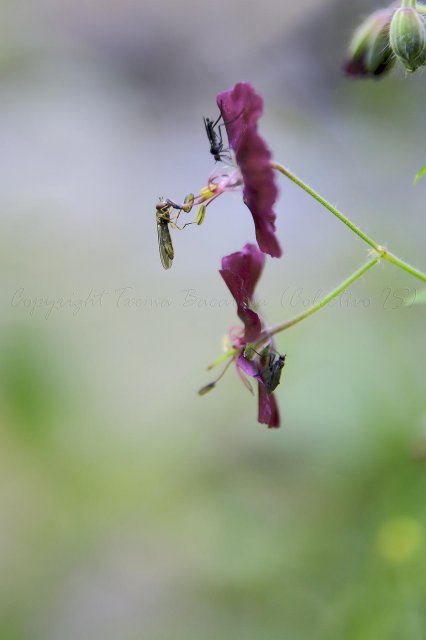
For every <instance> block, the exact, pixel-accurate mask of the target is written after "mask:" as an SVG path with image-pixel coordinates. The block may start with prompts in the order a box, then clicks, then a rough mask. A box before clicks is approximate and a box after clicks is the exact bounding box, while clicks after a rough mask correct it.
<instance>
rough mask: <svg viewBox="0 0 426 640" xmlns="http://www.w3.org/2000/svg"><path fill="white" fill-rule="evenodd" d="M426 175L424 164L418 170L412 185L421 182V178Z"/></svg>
mask: <svg viewBox="0 0 426 640" xmlns="http://www.w3.org/2000/svg"><path fill="white" fill-rule="evenodd" d="M425 174H426V164H425V165H424V167H422V168H421V169H420V171H419V172H418V174H417V175H416V177H415V178H414V184H415V185H416V184H417V183H418V182H419V180H421V179H422V178H423V176H424V175H425Z"/></svg>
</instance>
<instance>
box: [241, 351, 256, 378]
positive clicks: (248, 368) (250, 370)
mask: <svg viewBox="0 0 426 640" xmlns="http://www.w3.org/2000/svg"><path fill="white" fill-rule="evenodd" d="M237 366H238V367H239V368H240V369H242V370H243V371H244V373H246V374H247V375H248V376H251V377H252V378H256V377H258V376H259V368H258V366H257V365H256V363H255V362H253V360H247V358H245V357H244V356H243V353H242V352H241V353H240V355H239V356H238V358H237Z"/></svg>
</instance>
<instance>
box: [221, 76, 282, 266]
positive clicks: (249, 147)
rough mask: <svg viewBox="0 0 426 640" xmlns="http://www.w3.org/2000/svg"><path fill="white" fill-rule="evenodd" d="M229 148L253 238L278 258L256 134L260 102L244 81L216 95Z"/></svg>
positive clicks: (266, 157)
mask: <svg viewBox="0 0 426 640" xmlns="http://www.w3.org/2000/svg"><path fill="white" fill-rule="evenodd" d="M217 104H218V107H219V109H220V112H221V114H222V116H223V120H224V123H225V127H226V132H227V134H228V141H229V146H230V148H231V149H232V150H233V151H234V153H235V160H236V162H237V165H238V167H239V169H240V171H241V176H242V180H243V198H244V202H245V203H246V205H247V206H248V208H249V209H250V211H251V214H252V216H253V220H254V225H255V230H256V239H257V242H258V244H259V247H260V249H262V251H263V252H264V253H268V254H269V255H271V256H273V257H275V258H279V257H280V256H281V255H282V251H281V247H280V245H279V243H278V240H277V238H276V235H275V219H276V215H275V212H274V210H273V206H274V204H275V201H276V199H277V197H278V189H277V186H276V184H275V176H274V170H273V168H272V165H271V158H272V156H271V152H270V151H269V149H268V147H267V146H266V144H265V142H264V140H263V139H262V138H261V137H260V136H259V134H258V132H257V121H258V119H259V118H260V116H261V115H262V113H263V100H262V98H261V97H260V96H259V95H257V93H256V92H255V90H254V89H253V87H252V86H251V85H250V84H248V83H247V82H239V83H238V84H236V85H235V87H234V88H233V89H230V90H229V91H224V92H223V93H220V94H219V95H218V96H217Z"/></svg>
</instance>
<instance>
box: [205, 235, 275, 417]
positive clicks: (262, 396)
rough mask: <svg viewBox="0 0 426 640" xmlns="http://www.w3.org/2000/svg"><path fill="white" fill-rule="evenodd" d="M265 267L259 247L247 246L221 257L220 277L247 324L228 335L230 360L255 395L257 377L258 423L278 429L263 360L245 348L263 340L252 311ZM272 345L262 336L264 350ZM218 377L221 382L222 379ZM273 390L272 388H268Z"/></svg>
mask: <svg viewBox="0 0 426 640" xmlns="http://www.w3.org/2000/svg"><path fill="white" fill-rule="evenodd" d="M264 264H265V255H264V253H263V252H262V251H260V250H259V249H258V248H257V247H256V245H253V244H246V245H245V247H243V249H242V250H241V251H238V252H236V253H231V254H230V255H229V256H225V257H224V258H222V269H221V270H220V274H221V276H222V278H223V279H224V281H225V283H226V285H227V287H228V289H229V290H230V292H231V294H232V296H233V298H234V299H235V302H236V303H237V312H238V316H239V318H240V319H241V320H242V322H243V323H244V329H243V328H241V327H232V329H231V330H230V332H229V343H230V347H231V349H232V351H231V355H230V357H231V358H232V360H230V362H229V363H228V365H227V366H229V364H230V363H231V362H232V361H233V362H234V363H235V366H236V370H237V373H238V375H239V376H240V378H241V380H242V381H243V382H244V384H245V385H246V386H247V387H248V389H249V390H250V391H251V392H253V389H252V386H251V384H250V382H249V380H248V379H247V377H246V376H249V377H251V378H254V379H255V380H256V381H257V383H258V392H259V414H258V420H259V422H260V423H262V424H267V425H268V427H271V428H272V427H273V428H276V427H279V425H280V418H279V411H278V406H277V403H276V400H275V398H274V396H273V394H272V393H268V388H267V386H266V385H265V382H264V377H265V376H264V370H265V369H264V367H265V363H264V359H263V358H262V357H256V356H260V354H257V352H256V351H255V350H254V351H253V349H251V356H254V357H247V355H246V347H250V343H254V342H256V341H257V340H259V339H260V338H261V334H262V330H263V324H262V320H261V318H260V316H259V314H258V313H257V312H256V311H255V310H254V309H253V305H254V290H255V288H256V284H257V282H258V280H259V278H260V276H261V273H262V270H263V267H264ZM268 343H269V344H270V340H268V338H267V336H266V338H265V340H263V337H262V348H264V347H265V346H266V344H268ZM222 375H223V373H222V374H221V375H220V376H219V378H218V380H219V379H220V378H221V377H222ZM214 386H215V383H211V384H209V385H207V386H206V387H204V388H203V389H202V391H201V393H202V394H203V393H206V392H207V391H210V390H211V389H212V388H214ZM269 391H270V389H269Z"/></svg>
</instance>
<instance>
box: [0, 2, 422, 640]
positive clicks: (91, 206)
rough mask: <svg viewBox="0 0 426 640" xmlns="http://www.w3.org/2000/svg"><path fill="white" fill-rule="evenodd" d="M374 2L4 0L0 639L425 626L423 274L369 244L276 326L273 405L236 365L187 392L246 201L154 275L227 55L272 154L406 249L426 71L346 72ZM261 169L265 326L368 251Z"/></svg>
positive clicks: (414, 221)
mask: <svg viewBox="0 0 426 640" xmlns="http://www.w3.org/2000/svg"><path fill="white" fill-rule="evenodd" d="M376 6H377V5H376V4H375V3H370V2H366V1H365V2H361V0H360V1H359V2H357V1H356V2H352V3H345V2H338V1H335V2H334V1H326V0H299V2H297V3H290V2H287V3H286V2H284V3H283V2H277V1H276V0H266V1H265V2H263V3H261V4H254V3H248V2H243V1H242V0H234V2H232V3H231V4H230V3H228V2H225V0H217V2H215V3H213V4H212V3H203V2H201V3H200V2H198V3H195V2H194V1H193V0H185V1H183V2H180V3H175V4H174V3H171V2H167V1H166V0H159V1H158V2H156V3H155V4H154V3H153V2H152V3H148V2H147V1H145V0H109V1H107V0H102V1H101V0H92V1H91V2H90V3H87V2H83V0H72V2H71V0H32V2H31V3H28V2H25V0H2V1H1V2H0V149H1V151H0V163H1V166H0V172H1V194H0V205H1V213H2V215H1V222H0V224H1V230H0V231H1V233H0V238H1V240H0V242H1V260H2V268H1V276H0V277H1V301H2V315H1V324H0V340H1V343H0V423H1V424H0V576H1V580H0V638H1V640H71V639H72V640H75V639H76V638H78V639H79V640H86V639H87V640H89V639H90V640H117V639H119V640H140V639H143V640H145V639H147V640H172V639H173V640H179V639H181V638H182V639H185V640H192V639H194V640H195V639H199V638H203V639H206V640H213V639H214V640H216V639H217V638H219V637H223V638H229V639H232V640H239V639H241V640H242V639H244V640H255V639H256V640H258V639H259V638H262V639H265V640H275V639H277V640H278V639H282V638H285V639H289V640H299V639H300V640H312V639H313V638H315V639H318V640H329V639H330V640H331V639H335V638H339V639H340V638H345V639H348V640H370V639H371V640H377V639H378V638H380V639H382V638H383V639H392V640H393V639H395V640H400V639H401V638H404V639H405V638H407V639H415V640H417V639H419V640H421V639H423V638H425V637H426V619H425V617H426V614H425V606H424V603H425V601H426V578H425V575H426V559H425V550H426V538H425V536H426V502H425V490H426V478H425V466H424V463H425V461H426V397H425V372H426V365H425V363H426V344H425V339H424V328H425V312H426V308H425V307H424V306H422V305H417V306H410V301H411V300H413V298H414V296H415V295H416V291H417V292H418V291H420V287H419V283H418V282H417V281H415V280H414V279H412V278H410V277H409V276H408V275H406V274H404V273H403V272H399V271H398V270H397V269H396V268H394V267H392V266H391V265H381V266H379V267H378V268H376V269H375V271H372V272H371V273H369V274H367V275H366V276H365V277H364V278H363V279H362V280H361V281H359V282H357V283H356V285H354V286H353V288H351V290H350V291H348V292H347V293H346V294H345V295H342V297H341V298H340V299H339V300H338V301H337V303H336V304H334V305H333V306H332V307H330V308H328V309H326V310H324V311H322V312H321V313H320V314H318V315H316V316H315V317H313V318H311V319H309V320H307V321H306V322H305V323H302V324H300V325H298V326H297V327H294V328H293V329H291V330H290V331H288V332H287V333H286V334H283V335H282V336H281V337H280V339H279V342H278V346H279V348H280V350H281V351H282V352H285V353H287V365H286V369H285V372H284V375H283V379H282V383H281V385H280V387H279V388H278V392H277V395H278V400H279V403H280V407H281V413H282V423H283V424H282V428H281V429H280V430H279V431H277V432H273V431H267V430H266V429H265V428H264V427H262V426H260V425H258V424H257V422H256V402H255V400H254V399H253V398H251V397H250V396H249V395H248V394H247V392H246V390H245V389H244V388H243V386H242V385H241V383H240V382H239V380H238V379H237V377H236V376H234V375H233V372H232V371H230V372H229V373H228V374H227V377H226V381H225V380H224V381H223V383H222V384H221V385H220V386H218V388H217V389H216V390H215V392H213V393H211V394H210V395H208V396H206V397H204V398H199V397H197V395H196V390H197V389H198V388H199V387H201V386H202V385H204V384H206V383H207V382H209V380H210V379H211V378H210V377H209V375H208V374H207V373H206V371H205V368H206V366H207V364H208V363H209V362H212V361H213V360H214V359H215V358H216V357H217V356H218V355H219V354H220V348H221V339H222V336H223V335H224V334H225V333H226V332H227V331H228V328H229V327H230V326H231V325H232V324H235V321H236V316H235V310H234V308H233V306H232V304H222V305H219V304H218V302H219V301H225V302H226V303H230V299H229V296H228V292H227V290H226V288H225V286H224V284H223V282H222V280H221V279H220V277H219V275H218V273H217V270H218V268H219V265H220V259H221V256H223V255H225V254H227V253H229V252H231V251H235V250H238V249H239V248H241V247H242V245H243V244H244V243H245V242H247V241H250V240H253V239H254V233H253V227H252V221H251V217H250V215H249V214H248V211H247V210H246V208H245V207H244V205H243V204H242V203H241V202H240V200H239V198H238V197H236V196H235V197H234V198H233V197H232V196H231V195H229V196H228V197H226V196H224V197H223V198H221V199H220V202H217V203H216V205H215V206H212V207H211V209H209V210H208V216H207V218H206V220H205V223H204V224H203V226H202V227H200V228H193V227H190V228H189V229H188V230H187V231H186V232H185V233H182V234H175V236H174V243H175V254H176V257H175V263H174V265H173V269H172V270H171V271H170V272H165V271H163V269H162V267H161V265H160V261H159V256H158V248H157V239H156V232H155V216H154V205H155V202H156V200H157V198H158V196H159V195H160V194H161V195H165V196H167V197H170V198H173V199H177V200H179V199H182V197H183V196H184V195H185V194H186V193H187V192H189V191H195V190H198V189H199V188H200V187H202V186H203V185H204V184H205V182H206V179H207V176H208V174H209V172H210V171H211V170H212V167H213V163H212V161H211V158H210V156H209V154H208V144H207V139H206V137H205V133H204V130H203V124H202V116H203V115H209V116H210V117H214V116H215V114H216V113H217V111H216V106H215V96H216V93H218V92H219V91H222V90H224V89H226V88H228V87H230V86H232V85H233V84H234V83H235V82H236V81H238V80H248V81H251V82H252V83H253V84H254V86H255V87H256V88H257V90H258V91H259V92H260V93H262V95H263V96H264V98H265V103H266V114H265V117H264V118H263V120H262V122H261V130H262V133H263V134H264V135H265V137H266V138H267V140H268V141H269V145H270V146H271V148H272V149H273V153H274V156H275V158H276V159H277V160H279V161H281V162H283V163H285V164H286V165H287V166H289V167H290V168H291V169H293V170H294V171H295V172H296V173H298V174H299V175H300V176H301V177H302V178H304V179H305V180H306V181H308V182H309V183H310V184H312V185H313V186H314V187H316V188H317V189H318V190H319V191H320V192H321V193H322V194H323V195H324V196H325V197H327V198H329V199H330V200H331V201H332V202H333V203H334V204H337V205H338V206H339V207H340V208H341V209H342V210H343V211H345V212H346V213H347V214H348V215H350V216H352V217H353V220H354V221H355V222H357V223H358V224H359V225H360V226H361V227H362V228H365V229H366V231H367V232H369V233H371V235H372V236H373V237H374V238H376V239H377V240H378V241H380V242H382V243H383V244H387V245H388V246H389V247H391V248H392V249H393V251H395V252H396V253H398V254H400V255H401V256H402V257H405V258H407V259H409V260H410V261H412V262H413V263H414V264H418V265H419V267H420V268H423V269H425V267H426V262H425V260H426V258H425V251H424V238H425V233H426V220H425V216H424V213H425V210H424V209H425V207H424V202H425V189H426V187H425V184H424V183H420V184H419V185H418V186H417V187H416V188H415V189H414V188H413V187H412V179H413V176H414V175H415V173H416V172H417V170H418V169H419V168H420V166H422V165H423V164H424V162H425V161H426V158H425V156H426V130H425V127H424V126H423V125H424V96H425V86H424V83H425V76H424V73H421V72H420V73H418V74H416V75H415V76H412V77H405V75H404V73H403V72H402V71H401V70H399V71H395V72H393V73H392V75H391V76H389V77H388V78H385V79H383V80H382V81H381V82H350V81H347V80H345V79H344V78H343V77H342V75H341V71H340V69H341V63H342V60H343V57H344V53H345V46H346V43H347V41H348V38H349V37H350V34H351V31H352V30H353V29H354V28H355V27H356V26H357V24H358V23H359V21H360V19H361V18H362V17H363V16H364V15H365V14H366V12H368V11H371V10H372V9H374V8H376ZM280 189H281V195H280V201H279V204H278V207H277V212H278V227H279V236H280V238H281V240H282V244H283V247H284V251H285V255H284V258H283V260H281V261H274V260H270V261H268V263H267V267H266V270H265V274H264V278H263V280H262V281H261V283H260V286H259V289H258V294H259V297H260V298H261V299H262V304H263V313H264V314H265V315H266V317H267V318H268V320H269V321H270V322H271V323H277V322H279V321H283V320H284V319H286V318H289V317H291V316H292V315H294V314H296V313H298V312H300V311H301V310H302V308H303V305H304V304H309V302H310V301H311V300H312V298H314V297H315V296H317V295H318V293H319V292H321V291H322V292H326V291H327V290H329V289H330V288H331V287H333V286H334V285H336V284H337V283H338V282H339V281H340V280H342V279H343V278H344V277H346V276H348V275H349V274H350V273H351V272H352V271H353V270H355V269H356V268H357V267H358V266H359V265H360V264H361V263H362V262H363V261H364V260H365V259H366V254H367V252H366V248H365V246H364V245H363V244H362V243H361V242H360V241H359V240H358V239H357V238H356V237H354V236H352V234H351V233H350V232H349V231H348V230H346V229H345V228H344V227H343V226H342V225H340V224H339V223H338V222H337V221H336V220H334V219H333V218H332V217H331V216H330V215H329V214H328V213H327V212H325V210H321V209H320V207H319V206H318V205H317V204H316V203H314V202H313V201H312V202H311V201H310V200H309V199H308V197H307V196H306V195H305V194H303V193H302V192H301V191H299V190H297V188H296V187H295V186H294V185H292V184H290V183H286V182H284V181H283V180H280ZM231 217H232V219H231ZM405 303H407V304H405Z"/></svg>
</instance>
